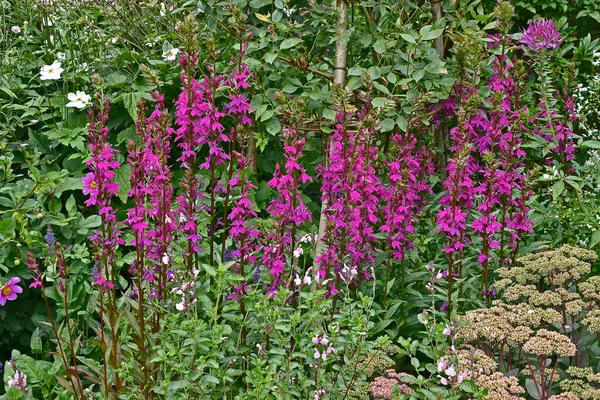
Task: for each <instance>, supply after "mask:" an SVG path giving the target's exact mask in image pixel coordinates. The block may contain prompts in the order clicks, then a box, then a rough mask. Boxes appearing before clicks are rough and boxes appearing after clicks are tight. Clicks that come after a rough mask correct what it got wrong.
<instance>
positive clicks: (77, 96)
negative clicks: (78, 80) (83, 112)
mask: <svg viewBox="0 0 600 400" xmlns="http://www.w3.org/2000/svg"><path fill="white" fill-rule="evenodd" d="M67 98H68V99H69V100H70V102H68V103H67V105H66V106H65V107H77V108H79V109H82V108H85V107H86V106H87V105H88V104H89V102H90V100H91V99H92V97H91V96H90V95H89V94H85V92H81V91H79V90H78V91H77V92H75V93H69V94H68V95H67Z"/></svg>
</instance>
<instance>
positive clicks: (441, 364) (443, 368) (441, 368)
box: [437, 360, 447, 372]
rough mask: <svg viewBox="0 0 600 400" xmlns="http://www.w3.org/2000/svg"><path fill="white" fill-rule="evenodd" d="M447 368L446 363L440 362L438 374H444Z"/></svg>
mask: <svg viewBox="0 0 600 400" xmlns="http://www.w3.org/2000/svg"><path fill="white" fill-rule="evenodd" d="M446 367H447V365H446V363H445V362H444V361H442V360H440V361H438V365H437V368H438V372H442V371H443V370H445V369H446Z"/></svg>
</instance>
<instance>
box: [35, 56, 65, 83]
mask: <svg viewBox="0 0 600 400" xmlns="http://www.w3.org/2000/svg"><path fill="white" fill-rule="evenodd" d="M63 71H64V69H63V68H61V67H60V63H59V62H58V61H54V62H53V63H52V65H44V66H43V67H42V68H41V69H40V79H41V80H43V81H46V80H52V79H60V74H62V72H63Z"/></svg>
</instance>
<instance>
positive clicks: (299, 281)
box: [294, 267, 312, 287]
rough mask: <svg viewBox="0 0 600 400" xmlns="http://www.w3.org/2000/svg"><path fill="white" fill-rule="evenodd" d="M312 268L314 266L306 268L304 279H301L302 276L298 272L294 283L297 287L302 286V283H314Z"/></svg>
mask: <svg viewBox="0 0 600 400" xmlns="http://www.w3.org/2000/svg"><path fill="white" fill-rule="evenodd" d="M311 269H312V267H311V268H309V269H307V270H306V273H305V274H304V278H302V279H300V276H298V274H296V279H294V283H295V284H296V286H297V287H300V286H302V284H305V285H310V284H311V283H312V278H311V277H310V275H309V274H310V271H311Z"/></svg>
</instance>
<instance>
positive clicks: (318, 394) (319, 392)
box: [313, 389, 325, 400]
mask: <svg viewBox="0 0 600 400" xmlns="http://www.w3.org/2000/svg"><path fill="white" fill-rule="evenodd" d="M324 395H325V389H317V390H316V391H315V395H314V397H313V400H321V399H322V398H323V397H321V396H324Z"/></svg>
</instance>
